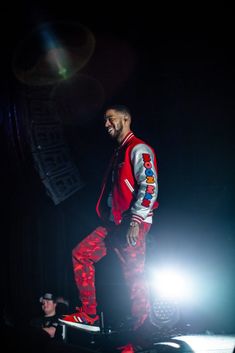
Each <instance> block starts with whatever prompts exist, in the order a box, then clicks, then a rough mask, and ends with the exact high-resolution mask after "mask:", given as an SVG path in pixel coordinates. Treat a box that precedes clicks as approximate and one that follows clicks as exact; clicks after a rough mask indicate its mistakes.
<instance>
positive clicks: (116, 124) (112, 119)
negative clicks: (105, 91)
mask: <svg viewBox="0 0 235 353" xmlns="http://www.w3.org/2000/svg"><path fill="white" fill-rule="evenodd" d="M124 117H125V115H124V114H123V113H121V112H118V111H116V110H114V109H109V110H107V111H106V113H105V116H104V123H105V128H106V130H107V131H108V134H109V136H111V138H113V139H115V140H116V139H118V138H119V137H120V136H121V135H122V134H123V131H124Z"/></svg>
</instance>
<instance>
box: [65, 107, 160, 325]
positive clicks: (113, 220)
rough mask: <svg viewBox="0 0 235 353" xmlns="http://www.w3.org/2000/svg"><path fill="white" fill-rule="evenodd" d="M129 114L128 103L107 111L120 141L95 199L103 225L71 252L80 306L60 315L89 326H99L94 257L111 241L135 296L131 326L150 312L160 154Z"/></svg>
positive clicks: (110, 128) (106, 121) (110, 131)
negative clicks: (148, 259) (149, 241)
mask: <svg viewBox="0 0 235 353" xmlns="http://www.w3.org/2000/svg"><path fill="white" fill-rule="evenodd" d="M131 119H132V118H131V114H130V111H129V109H128V108H127V107H126V106H123V105H113V106H110V107H108V108H107V109H106V111H105V114H104V126H105V129H106V130H107V133H108V135H109V136H110V137H111V138H112V139H113V140H114V141H115V142H116V143H117V147H116V149H115V150H114V153H113V157H112V159H111V161H110V164H109V166H108V168H107V172H106V175H105V177H104V180H103V183H102V187H101V192H100V197H99V199H98V202H97V205H96V212H97V214H98V216H99V218H100V220H101V225H100V226H99V227H97V228H96V229H95V230H94V231H93V232H92V233H90V234H89V235H88V236H87V237H85V238H84V239H83V240H82V241H81V242H80V243H79V244H78V245H77V246H76V247H75V248H74V249H73V252H72V261H73V268H74V278H75V282H76V285H77V288H78V292H79V297H80V301H81V303H82V307H81V308H80V309H79V310H77V312H75V313H73V314H71V315H66V316H64V317H63V318H61V319H60V321H61V322H63V323H65V324H67V325H71V326H74V327H77V328H79V329H82V330H86V331H90V332H99V331H100V326H99V316H98V314H97V301H96V289H95V267H94V263H96V262H98V261H99V260H100V259H102V258H103V257H104V256H105V255H106V254H107V247H106V244H107V241H108V242H109V244H110V245H111V248H112V249H113V250H114V251H115V253H116V254H117V256H118V259H119V260H120V265H121V268H122V271H123V275H124V278H125V281H126V285H127V288H128V293H129V296H130V301H131V313H132V318H133V323H134V324H133V330H137V329H138V328H139V327H141V325H142V324H143V323H144V322H145V320H146V319H147V317H148V315H149V307H150V305H149V294H148V286H147V282H146V279H145V276H144V263H145V248H146V236H147V233H148V232H149V230H150V227H151V224H152V219H153V210H154V209H156V208H157V207H158V203H157V201H156V200H157V194H158V184H157V160H156V155H155V152H154V150H153V149H152V147H150V146H149V145H148V144H146V143H145V142H144V141H142V140H141V139H139V138H138V137H136V136H135V135H134V133H133V132H132V131H131ZM109 248H110V247H109Z"/></svg>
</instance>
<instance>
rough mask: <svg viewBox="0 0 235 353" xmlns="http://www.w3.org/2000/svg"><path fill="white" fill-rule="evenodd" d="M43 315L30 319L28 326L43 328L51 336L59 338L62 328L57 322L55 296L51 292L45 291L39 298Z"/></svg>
mask: <svg viewBox="0 0 235 353" xmlns="http://www.w3.org/2000/svg"><path fill="white" fill-rule="evenodd" d="M39 302H40V303H41V308H42V311H43V315H41V316H39V317H36V318H34V319H32V320H31V322H30V326H31V327H35V328H38V329H42V330H44V331H45V332H46V333H47V334H48V335H49V336H50V337H51V338H61V337H62V329H61V326H60V324H59V322H58V316H59V315H58V314H57V313H56V309H57V298H55V297H54V295H53V294H52V293H45V294H44V295H43V296H41V297H40V298H39Z"/></svg>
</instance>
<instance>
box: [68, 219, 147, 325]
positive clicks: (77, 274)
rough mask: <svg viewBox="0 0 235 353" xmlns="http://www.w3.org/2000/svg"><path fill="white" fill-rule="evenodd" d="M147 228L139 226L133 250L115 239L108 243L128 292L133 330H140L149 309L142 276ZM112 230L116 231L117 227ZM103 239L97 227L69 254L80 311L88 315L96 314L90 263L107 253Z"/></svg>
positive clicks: (93, 282)
mask: <svg viewBox="0 0 235 353" xmlns="http://www.w3.org/2000/svg"><path fill="white" fill-rule="evenodd" d="M150 226H151V224H148V223H142V224H141V225H140V230H139V237H138V241H137V244H136V246H135V247H133V246H129V245H128V244H127V242H126V241H125V242H119V241H118V236H117V237H116V238H115V243H114V244H112V243H111V244H112V248H113V250H114V251H115V252H116V254H117V255H118V258H119V261H120V264H121V268H122V271H123V275H124V279H125V282H126V285H127V288H128V291H129V295H130V300H131V313H132V316H133V319H134V322H135V327H134V329H137V328H138V327H140V326H141V325H142V323H143V322H144V321H145V319H146V318H147V316H148V312H149V307H150V304H149V292H148V285H147V281H146V279H145V274H144V266H145V249H146V244H145V236H146V235H147V233H148V231H149V229H150ZM116 229H117V230H118V226H117V228H116ZM124 235H125V234H124ZM106 236H107V237H108V236H109V231H108V230H107V228H105V227H102V226H100V227H97V228H96V229H95V230H94V231H93V232H92V233H90V234H89V235H88V236H87V237H86V238H85V239H83V240H82V241H81V242H80V243H79V244H78V245H77V246H76V247H75V248H74V249H73V251H72V261H73V269H74V278H75V282H76V285H77V288H78V290H79V294H80V300H81V302H82V307H83V310H84V311H85V312H86V313H88V314H96V307H97V302H96V289H95V267H94V263H96V262H98V261H99V260H101V259H102V258H103V257H104V256H105V255H106V254H107V246H106V243H105V238H106ZM122 238H123V237H122ZM120 239H121V237H120Z"/></svg>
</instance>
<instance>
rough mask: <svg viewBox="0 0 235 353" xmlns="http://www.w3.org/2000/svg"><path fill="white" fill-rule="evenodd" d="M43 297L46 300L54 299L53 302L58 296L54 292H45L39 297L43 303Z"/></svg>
mask: <svg viewBox="0 0 235 353" xmlns="http://www.w3.org/2000/svg"><path fill="white" fill-rule="evenodd" d="M43 299H45V300H52V301H53V302H56V298H55V297H54V295H53V294H52V293H45V294H43V295H42V296H41V297H40V298H39V302H40V303H42V301H43Z"/></svg>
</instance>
